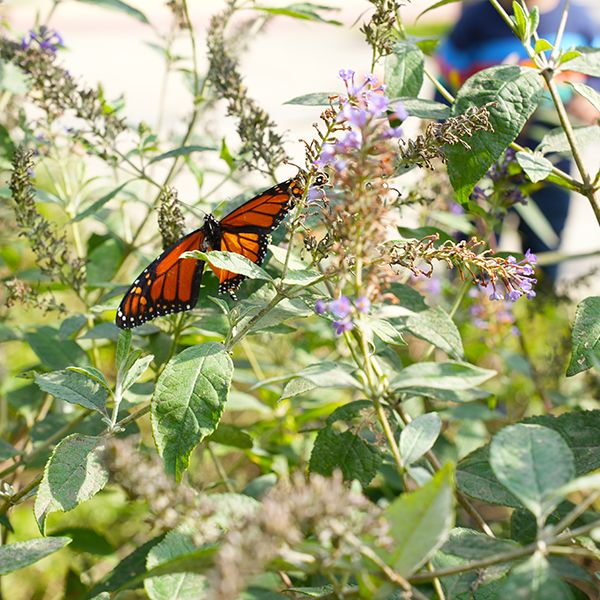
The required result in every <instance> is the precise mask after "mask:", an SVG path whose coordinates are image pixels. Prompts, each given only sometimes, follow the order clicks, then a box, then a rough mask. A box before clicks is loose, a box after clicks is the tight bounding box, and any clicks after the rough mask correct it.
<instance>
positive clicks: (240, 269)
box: [181, 250, 273, 281]
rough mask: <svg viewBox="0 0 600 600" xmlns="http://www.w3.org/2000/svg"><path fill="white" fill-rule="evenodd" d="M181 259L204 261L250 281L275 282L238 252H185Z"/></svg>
mask: <svg viewBox="0 0 600 600" xmlns="http://www.w3.org/2000/svg"><path fill="white" fill-rule="evenodd" d="M181 258H195V259H197V260H203V261H206V262H208V263H210V264H211V265H212V266H213V267H216V268H217V269H223V270H225V271H230V272H231V273H237V274H239V275H244V277H248V279H264V280H265V281H273V278H272V277H271V276H270V275H269V274H268V273H267V272H266V271H265V270H264V269H262V268H261V267H259V266H258V265H256V264H254V263H253V262H252V261H251V260H249V259H247V258H246V257H245V256H242V255H241V254H238V253H237V252H227V251H222V252H221V251H218V250H213V251H212V252H201V251H200V250H192V251H191V252H184V253H183V254H182V255H181Z"/></svg>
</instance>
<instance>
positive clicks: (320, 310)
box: [315, 300, 328, 315]
mask: <svg viewBox="0 0 600 600" xmlns="http://www.w3.org/2000/svg"><path fill="white" fill-rule="evenodd" d="M327 307H328V305H327V302H325V301H324V300H317V301H316V302H315V312H316V313H317V314H318V315H324V314H325V313H326V312H327Z"/></svg>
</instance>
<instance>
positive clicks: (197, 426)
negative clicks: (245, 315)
mask: <svg viewBox="0 0 600 600" xmlns="http://www.w3.org/2000/svg"><path fill="white" fill-rule="evenodd" d="M232 376H233V362H232V361H231V358H230V356H229V354H228V353H227V352H226V351H225V349H224V347H223V345H222V344H217V343H214V342H210V343H207V344H201V345H199V346H193V347H191V348H187V349H186V350H184V351H183V352H181V353H180V354H178V355H177V356H176V357H175V358H174V359H173V360H171V361H170V362H169V363H168V364H167V366H166V367H165V370H164V371H163V372H162V374H161V376H160V377H159V379H158V382H157V384H156V390H155V392H154V396H153V398H152V431H153V432H154V440H155V442H156V446H157V448H158V452H159V454H160V455H161V456H162V457H163V460H164V462H165V469H166V471H167V472H168V473H170V474H172V475H175V477H176V479H177V481H180V480H181V477H182V475H183V473H184V471H185V470H186V469H187V467H188V465H189V461H190V454H191V452H192V450H194V448H195V447H196V446H197V445H198V444H199V443H200V442H201V441H202V440H203V439H204V438H205V437H206V436H208V435H210V434H211V433H213V432H214V431H215V429H216V428H217V425H218V424H219V421H220V419H221V414H222V413H223V408H224V406H225V403H226V402H227V397H228V395H229V387H230V385H231V378H232Z"/></svg>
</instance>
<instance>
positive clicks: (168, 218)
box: [158, 187, 185, 250]
mask: <svg viewBox="0 0 600 600" xmlns="http://www.w3.org/2000/svg"><path fill="white" fill-rule="evenodd" d="M184 227H185V220H184V218H183V214H182V212H181V207H180V206H179V199H178V198H177V190H175V189H174V188H169V187H168V188H164V189H162V190H161V192H160V195H159V197H158V228H159V230H160V235H161V236H162V245H163V249H164V250H166V249H167V248H170V247H171V246H172V245H173V244H174V243H175V242H176V241H177V240H178V239H179V238H180V237H181V236H182V235H183V230H184Z"/></svg>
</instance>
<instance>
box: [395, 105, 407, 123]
mask: <svg viewBox="0 0 600 600" xmlns="http://www.w3.org/2000/svg"><path fill="white" fill-rule="evenodd" d="M393 117H395V118H396V119H398V120H399V121H406V119H408V112H406V109H405V108H404V104H402V102H396V104H394V114H393Z"/></svg>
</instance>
